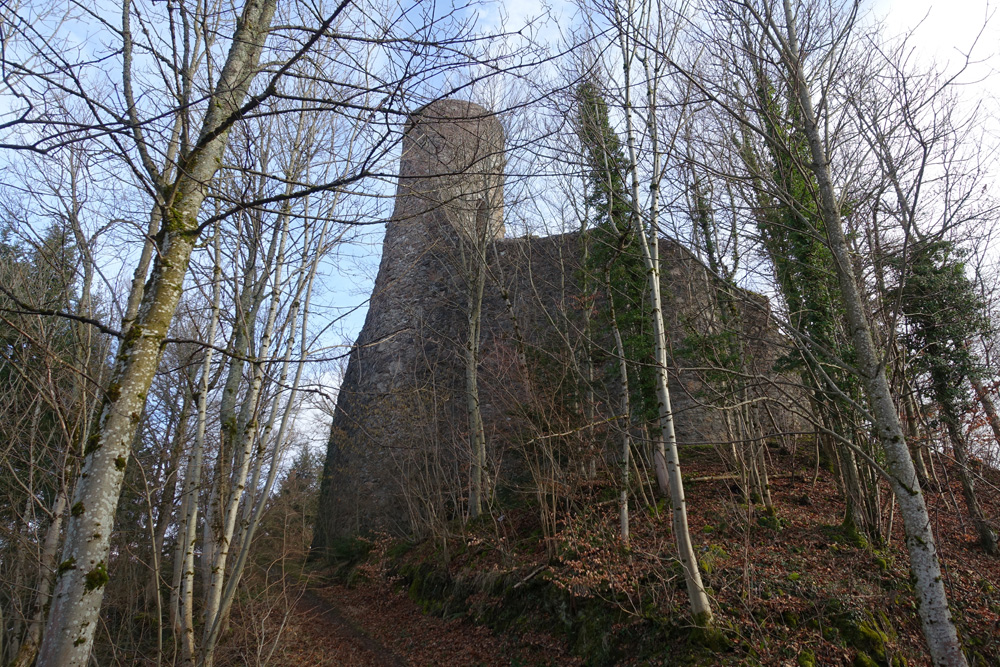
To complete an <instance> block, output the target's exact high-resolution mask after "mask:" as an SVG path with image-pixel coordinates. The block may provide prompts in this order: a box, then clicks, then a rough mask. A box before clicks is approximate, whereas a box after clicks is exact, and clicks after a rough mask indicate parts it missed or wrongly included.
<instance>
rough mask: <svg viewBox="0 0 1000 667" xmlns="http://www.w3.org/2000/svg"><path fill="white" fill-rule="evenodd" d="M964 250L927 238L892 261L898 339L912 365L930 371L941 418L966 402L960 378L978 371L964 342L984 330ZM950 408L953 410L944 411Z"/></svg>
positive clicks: (986, 324)
mask: <svg viewBox="0 0 1000 667" xmlns="http://www.w3.org/2000/svg"><path fill="white" fill-rule="evenodd" d="M962 257H963V253H962V252H961V251H960V250H958V249H956V248H955V247H954V245H953V244H952V243H951V242H949V241H940V240H937V241H928V242H926V243H921V244H918V245H916V246H914V247H913V248H912V249H911V250H910V252H909V257H908V261H907V262H906V264H905V266H904V264H903V261H904V260H903V258H898V257H897V258H895V259H894V260H893V261H892V265H893V266H894V267H895V268H896V271H897V273H898V274H899V276H900V286H899V287H898V289H897V290H896V294H895V296H897V297H898V298H899V304H900V308H901V309H902V313H903V315H904V317H906V320H907V322H908V323H909V324H910V327H909V330H908V331H907V333H906V334H905V335H904V337H903V340H904V341H905V343H906V345H907V347H908V348H909V350H910V353H911V355H912V357H911V358H912V359H913V363H914V366H915V367H916V369H917V370H918V371H920V372H922V373H924V374H926V375H927V376H929V377H930V380H931V386H932V390H933V392H934V395H935V399H936V400H937V402H938V403H939V404H941V405H942V407H945V408H946V409H945V410H943V411H942V412H943V414H942V418H943V419H949V418H955V417H957V415H958V413H959V412H960V411H961V410H962V409H963V408H964V407H965V403H966V400H967V396H968V394H967V392H966V391H965V389H964V388H963V383H964V382H965V380H967V379H968V378H969V377H970V376H974V375H975V374H976V373H977V372H978V370H979V369H978V365H977V360H976V358H975V356H974V355H973V354H972V352H971V350H969V347H968V345H967V343H968V341H970V340H971V339H973V338H975V337H977V336H981V335H985V334H988V333H989V329H990V323H989V319H988V318H987V316H986V306H985V304H984V303H983V301H982V299H980V298H979V295H978V294H976V291H975V287H974V286H973V284H972V283H971V281H969V279H968V278H967V277H966V275H965V263H964V262H963V261H962ZM944 413H952V414H950V415H949V414H944Z"/></svg>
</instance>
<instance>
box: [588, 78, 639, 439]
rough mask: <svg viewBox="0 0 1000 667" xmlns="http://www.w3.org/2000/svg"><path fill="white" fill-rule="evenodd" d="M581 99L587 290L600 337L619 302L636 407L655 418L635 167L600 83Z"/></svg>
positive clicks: (636, 410) (617, 316) (635, 411)
mask: <svg viewBox="0 0 1000 667" xmlns="http://www.w3.org/2000/svg"><path fill="white" fill-rule="evenodd" d="M576 100H577V105H578V109H579V117H578V122H577V134H578V135H579V137H580V142H581V144H582V146H583V150H584V154H585V158H586V162H587V184H588V190H589V192H588V195H587V204H588V206H589V207H590V208H591V210H592V211H593V218H592V221H591V222H592V227H591V228H590V229H589V230H588V231H587V233H586V235H585V239H584V242H585V243H586V245H587V248H586V262H585V266H584V276H583V284H584V290H585V292H587V293H593V294H599V295H600V297H599V298H598V299H597V308H596V313H595V318H594V324H595V325H596V326H597V327H598V331H596V332H595V333H596V334H597V337H598V338H604V336H602V335H601V333H602V331H601V330H602V329H603V330H604V332H607V331H610V328H611V327H612V326H613V323H612V321H611V310H610V308H609V306H610V305H613V306H614V313H615V320H616V322H617V325H618V329H619V331H620V333H621V336H622V345H623V347H624V348H625V357H626V359H627V360H628V362H629V391H630V394H631V396H630V402H631V406H632V411H633V414H634V416H635V418H636V419H637V420H640V421H652V420H654V419H656V418H657V415H658V414H659V408H658V404H657V402H656V374H655V373H654V367H653V361H654V359H653V353H654V350H653V336H652V331H651V330H650V317H649V304H648V303H647V300H646V267H645V265H644V264H643V261H642V255H641V253H640V249H639V247H638V244H637V243H635V234H636V233H638V230H637V227H636V225H634V224H633V221H632V208H633V207H632V198H631V195H630V194H629V189H628V186H627V184H626V176H627V174H628V173H629V169H630V165H629V162H628V160H627V159H626V158H625V152H624V150H623V149H622V144H621V140H620V139H619V138H618V135H617V134H616V133H615V131H614V129H613V128H612V127H611V121H610V118H609V116H608V106H607V103H606V102H605V101H604V97H603V96H602V94H601V92H600V90H599V89H598V87H597V86H596V85H595V84H594V83H593V82H586V83H583V84H581V85H580V86H579V88H577V91H576ZM604 300H611V302H612V303H611V304H608V303H607V301H604ZM602 302H603V304H604V305H602ZM608 338H610V336H608Z"/></svg>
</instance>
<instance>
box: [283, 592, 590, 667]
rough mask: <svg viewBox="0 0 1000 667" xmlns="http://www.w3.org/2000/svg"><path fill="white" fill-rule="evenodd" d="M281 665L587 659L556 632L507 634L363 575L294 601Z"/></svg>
mask: <svg viewBox="0 0 1000 667" xmlns="http://www.w3.org/2000/svg"><path fill="white" fill-rule="evenodd" d="M275 664H277V665H280V666H281V667H295V666H302V667H311V666H317V667H318V666H320V665H331V666H332V665H345V666H355V665H356V666H358V667H382V666H385V667H405V666H410V665H414V666H415V665H455V666H457V667H465V666H468V667H473V666H480V665H481V666H483V667H509V666H510V665H538V664H559V665H579V664H582V661H581V660H580V659H579V658H575V657H573V656H571V655H570V654H569V653H568V652H567V650H566V648H565V646H564V645H563V644H562V643H561V642H559V641H557V640H555V639H553V638H552V637H550V636H547V635H544V634H541V633H536V634H534V635H531V636H518V637H514V636H501V635H497V634H494V633H493V632H491V631H490V630H489V629H488V628H486V627H483V626H481V625H476V624H474V623H472V622H471V621H469V620H468V619H464V618H450V619H443V618H440V617H437V616H432V615H428V614H424V613H423V612H422V611H421V608H420V606H419V605H418V604H417V603H416V602H414V601H413V600H411V599H410V598H409V597H408V596H407V594H406V592H405V591H401V590H399V589H398V588H397V587H394V586H385V585H381V586H380V585H377V584H375V583H373V582H365V583H364V584H362V585H358V586H353V587H350V588H348V587H347V586H344V585H343V584H333V583H329V584H316V585H313V586H311V587H310V588H309V589H308V590H307V592H306V593H305V595H303V596H302V597H301V598H300V599H299V601H298V604H297V605H296V607H295V610H294V613H293V615H292V617H291V619H290V623H289V628H288V629H287V630H286V631H285V635H284V637H283V639H282V650H281V651H280V655H279V658H278V660H276V661H275Z"/></svg>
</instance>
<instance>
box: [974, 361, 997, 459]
mask: <svg viewBox="0 0 1000 667" xmlns="http://www.w3.org/2000/svg"><path fill="white" fill-rule="evenodd" d="M969 381H970V382H971V383H972V389H973V390H974V391H975V392H976V398H977V399H979V402H980V403H981V404H982V405H983V411H984V412H986V420H987V421H988V422H989V423H990V428H991V429H993V437H994V438H996V441H997V444H998V445H1000V417H998V416H997V408H996V405H994V404H993V399H992V398H990V393H989V392H988V391H987V390H986V387H984V386H983V383H982V382H980V381H979V378H975V377H973V378H969Z"/></svg>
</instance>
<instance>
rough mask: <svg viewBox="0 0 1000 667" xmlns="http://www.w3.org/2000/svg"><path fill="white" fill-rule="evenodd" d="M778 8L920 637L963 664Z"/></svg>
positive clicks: (939, 659) (814, 122) (936, 659)
mask: <svg viewBox="0 0 1000 667" xmlns="http://www.w3.org/2000/svg"><path fill="white" fill-rule="evenodd" d="M783 8H784V15H785V33H786V35H787V38H786V39H783V40H782V41H783V44H782V46H783V51H784V53H783V54H782V57H783V59H784V66H785V67H786V68H787V73H788V76H789V83H790V84H791V87H792V90H791V92H792V94H793V95H794V97H795V101H796V103H797V104H798V106H799V109H800V110H801V112H802V121H803V125H804V130H805V135H806V139H807V141H808V142H809V151H810V156H811V158H812V164H810V165H809V167H810V169H811V170H812V172H813V175H814V176H815V177H816V184H817V189H818V193H819V207H820V215H821V216H822V219H823V224H824V226H825V227H826V233H827V240H828V243H829V245H830V251H831V253H832V254H833V264H834V265H833V269H834V271H835V272H836V275H837V281H838V283H839V285H840V292H841V296H842V298H843V300H844V308H845V311H846V316H847V324H848V326H849V327H850V332H851V339H852V341H853V342H854V346H855V351H856V354H857V362H856V364H857V367H858V370H859V371H860V373H861V376H862V377H861V379H862V382H863V383H864V386H865V390H866V392H867V394H868V401H869V403H870V404H871V408H872V414H873V416H874V419H875V424H874V426H875V431H876V433H877V435H878V438H879V441H880V442H881V444H882V448H883V449H884V451H885V455H886V462H885V468H886V470H887V471H888V473H889V475H890V478H891V479H890V485H891V486H892V491H893V493H894V494H895V497H896V500H897V502H898V503H899V509H900V516H901V517H902V519H903V526H904V530H905V535H906V548H907V551H908V552H909V556H910V572H911V573H912V574H913V579H914V592H915V594H916V596H917V605H918V611H919V614H920V621H921V624H922V625H923V631H924V637H925V639H926V640H927V646H928V648H929V649H930V654H931V659H932V661H933V663H934V664H935V665H938V666H941V667H945V666H948V667H964V666H965V665H966V664H967V662H966V660H965V656H964V655H963V653H962V646H961V643H960V642H959V640H958V632H957V630H956V628H955V623H954V621H953V620H952V618H951V612H950V611H949V609H948V598H947V595H946V593H945V589H944V579H943V578H942V576H941V566H940V564H939V561H938V555H937V549H936V547H935V542H934V533H933V532H932V531H931V523H930V516H929V515H928V513H927V505H926V503H925V502H924V495H923V493H922V492H921V490H920V485H919V483H918V481H917V474H916V470H915V469H914V467H913V460H912V459H911V458H910V452H909V449H908V448H907V446H906V437H905V435H904V434H903V428H902V425H901V424H900V421H899V413H898V412H897V410H896V405H895V403H894V402H893V399H892V393H891V391H890V388H889V382H888V380H887V378H886V375H885V367H884V365H883V364H882V363H881V361H880V359H879V355H878V353H877V351H876V349H875V343H874V341H873V339H872V333H871V327H870V325H869V323H868V318H867V316H866V314H865V303H864V300H863V299H862V297H861V291H860V289H859V288H858V284H857V281H856V278H855V275H854V269H853V264H852V262H851V256H850V251H849V249H848V246H847V240H846V239H845V237H844V229H843V223H842V221H841V218H840V208H839V205H838V204H837V198H836V195H835V193H834V187H833V178H832V176H831V173H830V165H829V156H828V155H827V154H826V150H825V148H824V145H823V138H822V136H821V132H820V128H819V124H818V117H817V115H816V113H815V110H814V108H813V103H812V92H811V91H810V89H809V83H808V80H807V79H806V77H805V71H804V69H803V59H804V57H805V54H804V53H803V52H802V50H801V48H800V46H799V39H798V34H797V32H796V25H795V14H794V11H793V9H792V4H791V0H783ZM775 33H776V37H778V38H781V34H780V30H778V29H775Z"/></svg>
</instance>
